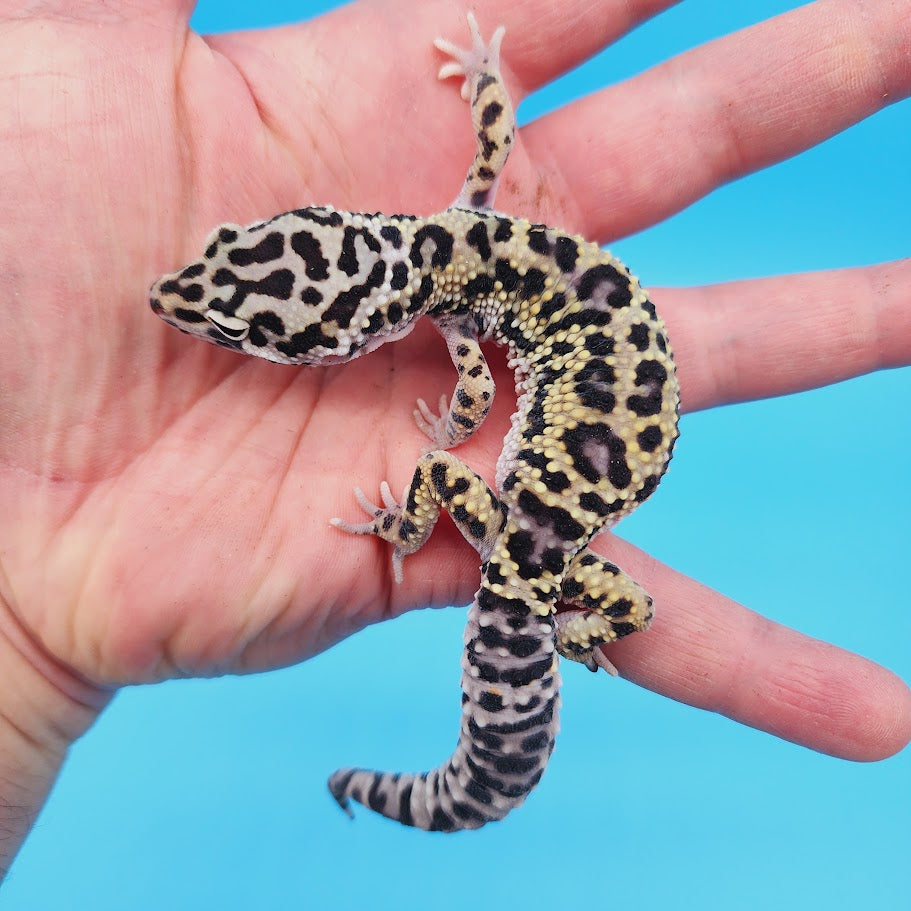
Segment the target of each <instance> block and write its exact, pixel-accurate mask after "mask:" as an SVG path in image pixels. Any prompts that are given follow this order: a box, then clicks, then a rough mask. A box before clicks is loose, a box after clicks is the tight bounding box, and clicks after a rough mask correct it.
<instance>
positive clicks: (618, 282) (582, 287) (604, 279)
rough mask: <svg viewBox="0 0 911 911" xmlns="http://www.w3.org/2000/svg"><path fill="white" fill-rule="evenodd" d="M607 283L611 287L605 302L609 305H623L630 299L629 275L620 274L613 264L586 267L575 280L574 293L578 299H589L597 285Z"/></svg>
mask: <svg viewBox="0 0 911 911" xmlns="http://www.w3.org/2000/svg"><path fill="white" fill-rule="evenodd" d="M603 283H609V284H610V285H612V286H613V287H612V288H611V290H610V292H609V293H608V295H607V303H608V305H609V306H611V307H617V308H619V307H625V306H627V305H628V304H629V302H630V301H631V300H632V295H631V293H630V288H629V284H630V282H629V277H628V276H625V275H622V274H621V273H620V272H618V271H617V270H616V269H615V268H614V267H613V266H609V265H607V264H606V263H600V264H599V265H597V266H592V267H591V269H586V271H585V272H583V273H582V275H580V276H579V280H578V282H576V294H577V295H578V297H579V300H590V299H591V298H592V297H593V296H594V293H595V290H596V289H597V288H598V286H599V285H601V284H603Z"/></svg>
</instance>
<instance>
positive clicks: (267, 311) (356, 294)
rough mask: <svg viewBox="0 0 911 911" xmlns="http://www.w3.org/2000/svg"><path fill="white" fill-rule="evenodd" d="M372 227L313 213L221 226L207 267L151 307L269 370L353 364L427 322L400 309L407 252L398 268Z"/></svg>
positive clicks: (172, 277) (155, 289)
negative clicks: (271, 365)
mask: <svg viewBox="0 0 911 911" xmlns="http://www.w3.org/2000/svg"><path fill="white" fill-rule="evenodd" d="M365 218H367V217H366V216H363V215H358V214H352V213H342V212H337V211H336V210H334V209H329V208H324V207H312V208H309V209H297V210H295V211H293V212H285V213H283V214H282V215H278V216H276V217H275V218H272V219H269V220H268V221H265V222H258V223H256V224H253V225H250V226H248V227H246V228H243V227H240V226H239V225H232V224H228V225H222V226H221V227H219V228H216V229H215V230H214V231H213V232H212V233H211V234H210V235H209V237H208V239H207V240H206V245H205V252H204V253H203V255H202V256H201V257H200V258H199V259H197V260H194V261H193V262H191V263H190V264H189V265H187V266H185V267H184V268H183V269H181V270H180V271H178V272H173V273H171V274H169V275H163V276H162V277H161V278H159V279H158V281H156V282H155V283H154V284H153V285H152V288H151V290H150V292H149V303H150V305H151V308H152V310H153V312H155V313H157V314H158V316H160V317H161V318H162V319H163V320H165V322H167V323H169V324H170V325H172V326H174V327H175V328H177V329H179V330H181V331H182V332H185V333H187V334H189V335H194V336H196V337H197V338H201V339H203V340H205V341H207V342H210V343H212V344H215V345H220V346H222V347H224V348H231V349H233V350H235V351H241V352H243V353H245V354H253V355H256V356H257V357H261V358H265V359H267V360H270V361H276V362H278V363H283V364H320V365H324V364H333V363H340V362H343V361H348V360H351V359H352V358H354V357H358V356H359V355H361V354H364V353H366V352H367V351H371V350H372V349H373V348H376V347H377V346H378V345H379V344H382V343H383V342H385V341H389V340H390V339H392V338H398V337H401V336H402V335H404V334H405V333H406V332H408V331H409V330H410V329H411V328H412V324H413V322H414V320H415V319H416V318H417V317H418V316H419V315H420V311H419V310H417V308H411V309H408V308H407V307H406V306H405V304H406V301H404V300H402V301H401V303H400V302H399V301H400V300H401V299H402V295H403V294H404V293H405V292H404V291H403V290H402V289H403V288H404V287H405V285H407V283H408V282H409V281H410V280H411V275H412V272H411V269H412V266H411V263H410V261H409V260H407V259H406V258H405V256H404V249H405V248H404V246H403V245H400V244H397V245H396V252H397V254H398V259H397V260H396V261H395V262H391V263H390V261H389V260H390V257H389V255H388V251H387V250H386V249H385V247H384V246H383V245H384V244H385V243H386V241H385V240H384V239H383V238H381V237H380V236H379V232H378V231H376V229H373V231H376V233H373V231H371V227H372V226H370V227H368V225H367V224H366V222H365ZM393 286H395V287H393Z"/></svg>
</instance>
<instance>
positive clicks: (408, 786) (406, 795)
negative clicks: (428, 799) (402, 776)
mask: <svg viewBox="0 0 911 911" xmlns="http://www.w3.org/2000/svg"><path fill="white" fill-rule="evenodd" d="M413 787H414V782H413V781H409V782H406V783H405V784H403V785H402V789H401V791H399V812H398V819H399V821H400V822H401V823H402V825H406V826H411V825H414V817H413V816H412V815H411V790H412V788H413Z"/></svg>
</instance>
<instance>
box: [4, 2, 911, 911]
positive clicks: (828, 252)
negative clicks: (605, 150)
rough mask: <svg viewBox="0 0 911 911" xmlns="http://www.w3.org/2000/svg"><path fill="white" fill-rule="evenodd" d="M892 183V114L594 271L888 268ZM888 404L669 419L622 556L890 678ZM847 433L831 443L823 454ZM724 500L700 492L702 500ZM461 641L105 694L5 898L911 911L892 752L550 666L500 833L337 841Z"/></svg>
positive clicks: (448, 736) (335, 655) (430, 735)
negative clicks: (652, 559)
mask: <svg viewBox="0 0 911 911" xmlns="http://www.w3.org/2000/svg"><path fill="white" fill-rule="evenodd" d="M335 5H337V4H334V3H311V4H309V5H308V4H301V3H297V2H293V3H292V2H288V3H280V2H278V0H259V2H258V3H256V4H252V3H241V2H224V0H207V2H203V3H201V4H200V6H199V8H198V10H197V13H196V15H195V17H194V25H195V26H196V27H197V28H198V29H199V30H201V31H215V30H226V29H233V28H241V27H246V26H251V25H265V24H275V23H280V22H288V21H292V20H293V18H294V17H295V16H300V15H314V14H316V13H317V12H319V11H321V10H323V9H326V8H330V7H332V6H335ZM798 5H800V4H799V3H796V2H770V0H767V2H758V0H756V2H752V3H749V4H736V3H730V2H729V0H724V2H720V0H719V2H713V0H689V2H687V3H685V4H681V5H680V6H679V7H677V8H675V9H673V10H671V11H669V12H668V13H666V14H664V15H662V16H660V17H659V18H658V19H657V20H654V21H652V22H650V23H647V24H646V25H645V26H643V27H642V28H640V29H639V30H638V31H637V32H636V33H635V34H633V35H631V36H629V37H628V38H626V39H624V40H623V41H621V42H619V43H618V44H617V45H615V46H614V47H612V48H610V49H609V50H608V51H607V52H605V53H603V54H601V55H599V57H598V58H596V59H595V60H592V61H590V62H589V63H587V64H585V65H584V66H583V67H581V68H579V69H578V70H576V71H574V72H573V73H572V74H570V75H568V76H566V77H565V78H563V79H561V80H560V81H559V82H558V83H555V84H553V85H551V86H549V87H548V88H547V89H546V90H544V91H542V92H540V93H538V94H537V95H536V96H535V97H533V98H531V99H529V100H528V101H526V102H525V104H524V105H523V107H522V111H521V117H522V119H523V120H525V121H527V120H529V119H532V118H534V117H536V116H538V115H540V114H541V113H542V112H544V111H545V110H547V109H550V108H553V107H555V106H557V105H560V104H563V103H566V102H567V101H568V100H570V99H571V98H573V97H576V96H578V95H581V94H584V93H587V92H590V91H593V90H594V89H596V88H598V87H599V86H602V85H605V84H607V83H609V82H611V81H615V80H618V79H622V78H625V77H627V76H629V75H631V74H633V73H635V72H637V71H639V70H641V69H644V68H646V67H648V66H651V65H653V64H655V63H657V62H660V61H661V60H663V59H666V58H667V57H668V56H669V55H672V54H674V53H677V52H679V51H681V50H684V49H686V48H688V47H691V46H693V45H695V44H699V43H702V42H705V41H708V40H710V39H711V38H713V37H716V36H718V35H720V34H723V33H726V32H729V31H732V30H733V29H736V28H740V27H743V26H746V25H749V24H751V23H753V22H757V21H759V20H760V19H762V18H766V17H768V16H770V15H773V14H776V13H778V12H781V11H784V10H785V9H789V8H792V7H795V6H798ZM507 40H508V38H507ZM427 116H432V112H428V114H427ZM909 161H911V106H909V102H907V101H906V102H904V103H901V104H898V105H896V106H893V107H892V108H890V109H888V110H885V111H883V112H882V113H880V114H877V115H876V116H874V117H872V118H870V119H869V120H867V121H866V122H864V123H862V124H859V125H858V126H856V127H853V128H851V129H850V130H848V131H847V132H845V133H843V134H842V135H840V136H837V137H835V138H834V139H832V140H830V141H828V142H826V143H824V144H823V145H821V146H819V147H817V148H815V149H813V150H811V151H809V152H807V153H805V154H803V155H801V156H799V157H797V158H795V159H793V160H791V161H788V162H786V163H784V164H781V165H777V166H775V167H772V168H769V169H768V170H765V171H763V172H761V173H759V174H756V175H753V176H751V177H749V178H747V179H744V180H740V181H737V182H736V183H734V184H732V185H730V186H727V187H725V188H723V189H721V190H719V191H717V192H715V193H713V194H711V196H709V197H708V198H707V199H704V200H702V201H701V202H699V203H698V204H696V205H694V206H692V207H690V208H689V209H687V210H686V211H685V212H682V213H680V214H679V215H677V216H675V217H673V218H671V219H669V220H668V221H666V222H665V223H663V224H661V225H659V226H657V227H655V228H653V229H651V230H649V231H646V232H643V233H641V234H639V235H637V236H635V237H631V238H626V239H624V240H622V241H620V242H619V243H615V244H613V245H612V248H613V249H614V251H615V252H616V253H617V254H618V255H619V256H620V257H621V258H622V259H624V260H626V261H627V262H629V263H632V264H634V265H635V271H636V272H637V273H638V274H640V275H642V276H647V278H648V283H649V284H651V285H655V286H658V285H673V284H701V283H708V282H717V281H723V280H728V279H734V278H741V277H752V276H758V275H764V274H774V273H787V272H791V271H802V270H812V269H825V268H834V267H840V266H851V265H860V264H866V263H874V262H879V261H885V260H889V259H895V258H899V257H901V256H907V255H908V238H909V235H911V232H909V228H911V223H909V222H911V216H909V207H908V203H909V199H911V192H909V191H911V176H909V166H908V162H909ZM302 202H306V200H302ZM909 305H911V303H909ZM441 351H442V349H441ZM909 400H911V370H908V369H905V370H899V371H891V372H884V373H880V374H878V375H874V376H869V377H864V378H861V379H857V380H853V381H850V382H847V383H842V384H839V385H837V386H832V387H829V388H826V389H821V390H817V391H813V392H809V393H805V394H801V395H794V396H788V397H784V398H780V399H776V400H773V401H765V402H756V403H751V404H746V405H737V406H734V407H729V408H722V409H716V410H714V411H711V412H707V413H701V414H694V415H689V416H687V417H686V418H685V419H684V421H683V428H682V429H683V438H682V441H681V444H680V445H679V447H678V448H677V455H676V456H675V459H674V465H673V470H672V471H671V473H670V474H669V476H668V478H667V480H666V481H665V482H664V484H663V485H662V489H661V492H660V495H659V496H657V497H655V498H654V499H653V500H652V501H650V502H649V504H648V506H647V507H646V508H645V509H643V510H641V511H640V512H639V513H637V514H636V515H635V516H633V517H632V518H630V519H628V520H626V521H625V522H624V523H623V524H622V525H621V527H620V534H622V535H624V536H625V537H627V538H629V539H630V540H633V541H634V542H635V543H636V544H638V545H639V546H641V547H643V548H645V549H647V550H649V551H650V552H652V553H653V554H655V555H656V556H657V557H659V558H661V559H662V560H664V561H666V562H668V563H669V564H671V565H672V566H674V567H676V568H678V569H680V570H682V571H684V572H686V573H688V574H690V575H693V576H695V577H696V578H698V579H700V580H702V581H704V582H706V583H707V584H709V585H711V586H713V587H715V588H717V589H719V590H721V591H723V592H725V593H726V594H728V595H730V596H731V597H733V598H735V599H736V600H738V601H741V602H742V603H745V604H747V605H749V606H751V607H753V608H755V609H756V610H759V611H761V612H762V613H764V614H766V615H767V616H770V617H774V618H776V619H778V620H780V621H782V622H784V623H786V624H789V625H792V626H795V627H797V628H799V629H801V630H802V631H804V632H806V633H808V634H810V635H812V636H816V637H819V638H822V639H826V640H829V641H832V642H835V643H837V644H838V645H841V646H843V647H845V648H849V649H851V650H854V651H857V652H860V653H861V654H864V655H866V656H868V657H870V658H872V659H874V660H876V661H878V662H880V663H882V664H884V665H886V666H887V667H890V668H892V669H893V670H895V671H896V672H897V673H899V674H900V675H902V677H904V679H905V680H911V658H909V652H911V649H909V644H911V621H909V610H908V608H909V600H911V599H909V595H908V575H907V569H906V567H907V566H908V559H909V557H908V544H909V533H908V524H907V517H908V515H909V514H911V487H909V480H908V474H909V461H911V460H909V452H911V426H909V420H908V414H909V407H908V403H909ZM846 427H848V428H850V432H849V437H850V439H851V440H853V441H855V443H854V444H851V443H848V442H845V441H843V440H842V439H840V436H841V434H842V433H843V432H844V429H845V428H846ZM884 428H887V430H888V432H887V433H884V432H883V431H884ZM864 440H869V442H870V446H871V451H872V453H873V454H872V455H871V465H879V466H881V468H882V472H883V473H882V475H881V476H876V475H875V474H873V475H872V476H871V483H870V485H869V487H868V489H867V490H866V492H865V493H863V494H860V495H857V492H856V491H855V492H854V493H852V496H851V497H850V499H851V502H852V511H851V514H850V515H846V514H845V512H844V510H843V502H844V498H843V496H842V495H841V490H842V485H843V484H845V483H851V482H852V479H855V478H856V477H857V473H856V471H855V470H854V469H855V467H856V465H857V462H858V460H862V459H864V458H865V457H866V454H867V453H866V452H865V451H863V450H861V451H858V450H857V448H856V441H864ZM782 453H787V455H788V460H789V461H788V463H787V464H785V463H784V462H783V460H782ZM874 470H875V469H874ZM719 478H720V479H723V489H724V495H723V496H713V497H710V498H708V499H706V498H705V496H704V494H705V491H706V490H707V489H712V487H714V486H716V485H717V483H718V480H719ZM794 478H800V479H801V480H800V484H799V486H797V487H792V479H794ZM759 479H762V480H761V482H760V480H759ZM773 492H774V493H777V495H776V496H773ZM858 569H859V570H860V571H862V572H863V574H864V575H863V579H862V580H861V579H857V580H854V579H852V576H851V573H852V572H854V571H856V570H858ZM462 623H463V612H462V611H461V610H456V609H453V610H449V611H424V612H417V613H414V614H412V615H411V616H408V617H404V618H402V619H400V620H397V621H395V622H392V623H387V624H384V625H383V626H381V627H375V628H372V629H368V630H366V631H365V632H363V633H360V634H358V635H357V636H355V637H353V638H351V639H349V640H348V641H346V642H343V643H341V644H340V645H339V646H337V647H336V648H334V649H332V650H331V652H329V653H327V654H324V655H320V656H319V657H317V658H315V659H313V660H312V661H309V662H307V663H306V664H304V665H302V666H300V667H296V668H291V669H288V670H284V671H279V672H276V673H272V674H267V675H261V676H258V677H246V678H227V679H222V680H217V681H190V682H177V683H171V684H166V685H162V686H156V687H153V688H139V689H133V690H129V691H126V692H124V693H122V694H121V695H120V696H119V697H118V698H117V700H116V701H115V703H114V705H113V706H112V708H111V709H110V710H109V711H108V712H107V713H105V715H104V716H103V717H102V718H101V720H100V721H99V722H98V723H97V725H96V726H95V727H94V728H93V729H92V731H91V732H90V733H89V734H88V735H87V736H86V737H85V738H84V739H83V740H82V741H81V742H80V743H79V744H77V746H76V747H75V748H74V750H73V752H72V757H71V759H70V761H69V763H68V765H67V767H66V769H65V771H64V774H63V776H62V778H61V780H60V782H59V784H58V786H57V788H56V790H55V791H54V793H53V795H52V797H51V799H50V801H49V803H48V805H47V807H46V809H45V810H44V812H43V814H42V816H41V818H40V820H39V823H38V825H37V827H36V829H35V831H34V833H33V835H32V837H31V838H30V840H29V841H28V843H27V844H26V847H25V848H24V850H23V852H22V854H21V856H20V858H19V859H18V861H17V863H16V864H15V866H14V868H13V872H12V875H11V877H10V879H9V881H8V883H7V885H6V886H5V888H4V891H3V893H2V898H0V905H2V907H3V908H4V909H9V911H25V909H42V911H43V909H70V908H87V909H93V911H103V909H118V911H120V909H124V908H129V909H133V911H140V909H156V911H158V909H163V908H167V909H184V908H187V909H189V908H218V909H222V911H231V909H240V908H249V907H272V906H275V907H304V908H307V907H326V908H338V909H349V908H351V909H355V908H356V909H363V908H380V909H382V908H402V909H411V908H424V907H427V906H433V907H436V908H442V909H449V908H453V909H456V908H458V909H464V907H465V906H466V904H467V905H469V906H471V905H474V904H481V905H483V906H484V907H496V906H498V905H499V904H500V903H503V904H504V905H505V904H506V903H508V904H509V906H511V907H518V908H526V907H533V908H540V907H546V906H554V905H556V904H557V903H560V904H564V905H569V904H570V903H572V904H576V903H577V902H579V903H581V904H582V906H583V907H584V906H591V905H594V906H596V907H598V906H601V905H602V903H603V904H604V905H605V906H608V905H609V906H611V907H635V908H637V909H651V908H662V909H664V908H668V907H670V908H695V907H699V908H704V909H713V908H719V909H720V908H725V909H727V908H731V907H735V908H738V909H752V908H757V909H759V908H763V909H764V908H769V907H775V908H805V907H816V908H819V907H826V908H854V907H862V908H873V909H887V908H898V907H909V906H911V862H909V857H911V750H905V751H904V752H903V753H902V754H900V755H899V756H897V757H895V758H892V759H889V760H886V761H884V762H880V763H875V764H869V765H862V764H854V763H849V762H844V761H840V760H837V759H833V758H831V757H827V756H821V755H817V754H815V753H812V752H810V751H808V750H805V749H802V748H800V747H796V746H793V745H791V744H789V743H784V742H781V741H779V740H776V739H775V738H773V737H770V736H768V735H765V734H761V733H757V732H755V731H752V730H748V729H746V728H743V727H741V726H739V725H737V724H735V723H733V722H731V721H728V720H726V719H724V718H721V717H718V716H713V715H709V714H706V713H704V712H700V711H697V710H695V709H692V708H688V707H686V706H682V705H678V704H676V703H673V702H671V701H669V700H667V699H663V698H660V697H658V696H655V695H653V694H651V693H649V692H645V691H642V690H640V689H637V688H636V687H634V686H632V685H631V684H628V683H625V682H623V681H609V680H607V679H606V678H603V679H597V680H596V679H593V678H590V677H589V675H588V673H586V672H585V671H584V670H582V669H574V668H572V667H570V668H567V670H566V673H565V680H566V683H565V693H564V695H565V699H564V702H565V710H564V713H563V724H562V728H563V731H562V734H561V737H560V741H559V748H558V750H557V753H556V754H555V759H554V762H553V763H552V764H551V768H550V770H549V772H548V774H547V776H546V778H545V780H544V782H543V784H542V786H541V787H540V788H539V789H538V790H537V791H536V792H535V794H534V797H533V799H531V800H529V802H528V803H527V805H526V806H525V807H524V808H522V809H521V810H520V811H517V812H516V813H515V815H514V816H512V817H511V818H510V819H509V820H507V821H506V822H505V823H501V824H499V825H495V826H490V827H488V828H487V829H484V830H482V831H481V832H477V833H467V834H463V835H458V836H454V837H438V836H428V835H426V834H423V833H418V832H415V831H411V830H406V829H403V828H399V827H398V826H395V825H393V824H391V823H388V822H386V821H384V820H381V819H378V818H376V817H374V816H372V814H370V813H369V812H366V811H362V812H360V813H359V814H358V819H357V822H356V823H354V824H352V823H349V821H348V820H347V819H346V818H345V817H344V816H343V815H342V814H341V813H340V812H339V811H338V810H337V808H336V807H335V806H334V805H333V804H332V802H331V800H330V798H329V796H328V794H327V792H326V788H325V779H326V775H327V773H328V772H330V771H331V770H333V769H334V768H336V767H337V766H339V765H344V764H348V763H350V762H355V763H357V762H361V763H365V764H368V765H372V766H375V767H378V768H392V769H410V768H419V767H430V766H433V765H435V764H436V763H438V762H439V761H440V760H441V759H443V758H444V757H445V756H447V755H448V754H449V751H450V750H451V747H452V746H453V744H454V738H455V734H456V726H457V717H458V697H457V686H458V678H459V652H460V648H461V631H462ZM402 654H406V655H407V656H408V660H407V662H406V661H402V660H399V657H398V656H400V655H402ZM386 658H389V659H391V660H389V661H388V663H387V661H386V660H385V659H386Z"/></svg>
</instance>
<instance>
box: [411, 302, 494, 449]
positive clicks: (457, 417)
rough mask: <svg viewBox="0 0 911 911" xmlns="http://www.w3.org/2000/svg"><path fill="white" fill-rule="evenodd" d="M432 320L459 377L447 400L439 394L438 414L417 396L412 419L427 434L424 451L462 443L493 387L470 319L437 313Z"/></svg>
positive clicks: (488, 403) (474, 427) (484, 413)
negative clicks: (428, 441)
mask: <svg viewBox="0 0 911 911" xmlns="http://www.w3.org/2000/svg"><path fill="white" fill-rule="evenodd" d="M433 322H434V325H435V326H436V327H437V329H438V330H439V331H440V334H441V335H442V336H443V338H444V339H445V340H446V346H447V348H449V356H450V357H451V358H452V362H453V364H455V368H456V371H457V372H458V374H459V379H458V381H457V382H456V387H455V391H454V392H453V394H452V399H451V400H450V402H449V404H448V405H447V403H446V397H445V396H442V397H441V398H440V406H439V407H440V410H439V413H438V414H435V413H434V412H433V411H432V410H431V409H430V408H429V407H428V405H427V403H426V402H425V401H424V400H423V399H418V407H417V409H416V410H415V412H414V419H415V422H416V423H417V425H418V427H420V428H421V430H423V431H424V433H426V434H427V436H428V437H429V438H430V445H429V446H428V447H426V448H425V449H424V453H428V452H432V451H433V450H434V449H451V448H452V447H453V446H458V445H459V444H460V443H464V442H465V440H467V439H468V438H469V437H470V436H471V435H472V434H473V433H474V432H475V431H476V430H477V429H478V427H480V426H481V423H482V422H483V420H484V418H486V417H487V414H488V412H489V411H490V406H491V405H493V396H494V392H495V391H496V386H495V385H494V382H493V376H492V375H491V373H490V367H488V366H487V360H486V358H485V357H484V353H483V352H482V351H481V346H480V345H479V344H478V338H477V335H476V333H475V330H474V328H473V325H472V321H471V320H465V319H446V318H442V317H440V318H435V319H434V321H433Z"/></svg>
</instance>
